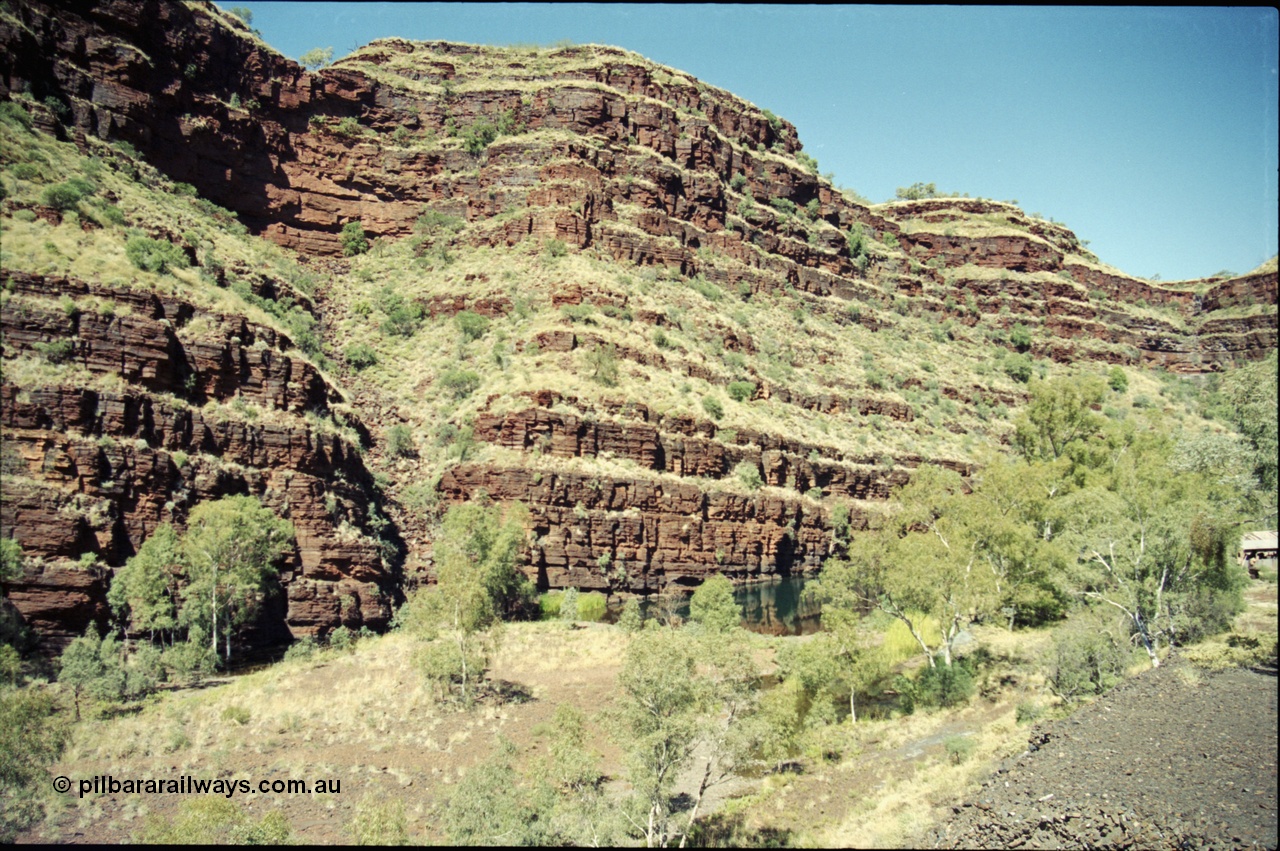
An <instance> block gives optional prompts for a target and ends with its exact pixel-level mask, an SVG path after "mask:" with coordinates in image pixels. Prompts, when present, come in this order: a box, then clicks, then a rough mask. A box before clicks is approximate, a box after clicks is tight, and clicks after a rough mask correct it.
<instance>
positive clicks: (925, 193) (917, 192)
mask: <svg viewBox="0 0 1280 851" xmlns="http://www.w3.org/2000/svg"><path fill="white" fill-rule="evenodd" d="M894 196H895V197H896V198H898V199H899V200H903V201H919V200H921V199H923V198H936V197H938V187H937V184H934V183H913V184H911V185H910V186H907V187H905V188H904V187H901V186H899V187H898V189H897V191H896V192H895V193H894Z"/></svg>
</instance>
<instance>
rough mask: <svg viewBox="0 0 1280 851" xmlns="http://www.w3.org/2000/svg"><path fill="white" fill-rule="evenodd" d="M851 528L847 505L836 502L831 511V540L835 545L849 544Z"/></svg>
mask: <svg viewBox="0 0 1280 851" xmlns="http://www.w3.org/2000/svg"><path fill="white" fill-rule="evenodd" d="M850 528H851V518H850V510H849V504H848V503H845V502H838V503H836V504H835V506H833V507H832V509H831V539H832V541H834V542H835V543H837V544H840V545H847V544H848V543H849V530H850Z"/></svg>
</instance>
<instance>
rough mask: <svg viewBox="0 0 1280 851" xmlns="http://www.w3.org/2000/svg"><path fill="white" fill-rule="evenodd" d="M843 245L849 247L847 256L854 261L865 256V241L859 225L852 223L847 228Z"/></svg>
mask: <svg viewBox="0 0 1280 851" xmlns="http://www.w3.org/2000/svg"><path fill="white" fill-rule="evenodd" d="M845 243H846V244H847V245H848V246H849V256H850V257H852V258H854V259H855V260H856V259H858V258H859V257H863V256H865V255H866V253H867V241H866V236H865V235H864V234H863V231H862V225H861V224H859V223H858V222H854V223H853V224H852V225H850V226H849V232H848V233H847V234H845Z"/></svg>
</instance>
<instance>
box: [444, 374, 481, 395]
mask: <svg viewBox="0 0 1280 851" xmlns="http://www.w3.org/2000/svg"><path fill="white" fill-rule="evenodd" d="M440 386H441V387H443V388H444V389H446V390H448V391H449V392H450V393H452V394H453V397H454V398H455V399H465V398H466V397H467V396H470V395H471V394H472V393H473V392H475V390H476V388H478V387H479V386H480V376H479V375H478V374H476V373H474V372H472V371H471V370H469V369H450V370H448V371H446V372H445V373H444V374H442V375H441V376H440Z"/></svg>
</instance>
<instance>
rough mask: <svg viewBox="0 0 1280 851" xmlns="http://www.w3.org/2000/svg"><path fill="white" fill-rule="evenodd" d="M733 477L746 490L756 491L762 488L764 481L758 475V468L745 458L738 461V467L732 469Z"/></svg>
mask: <svg viewBox="0 0 1280 851" xmlns="http://www.w3.org/2000/svg"><path fill="white" fill-rule="evenodd" d="M733 475H734V476H735V477H736V478H737V479H738V481H739V482H741V483H742V484H743V485H744V486H745V487H746V488H747V490H752V491H757V490H760V488H762V487H764V479H763V478H762V477H761V475H760V468H759V467H758V466H757V465H756V464H755V462H753V461H748V460H747V459H745V458H744V459H743V460H741V461H739V462H738V466H736V467H734V468H733Z"/></svg>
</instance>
